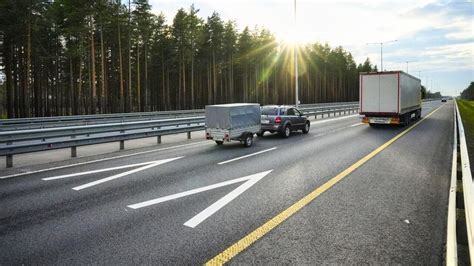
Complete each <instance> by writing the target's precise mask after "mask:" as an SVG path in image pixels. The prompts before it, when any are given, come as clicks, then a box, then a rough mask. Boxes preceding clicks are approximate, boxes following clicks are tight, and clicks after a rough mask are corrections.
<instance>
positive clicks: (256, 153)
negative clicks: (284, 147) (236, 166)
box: [217, 147, 277, 165]
mask: <svg viewBox="0 0 474 266" xmlns="http://www.w3.org/2000/svg"><path fill="white" fill-rule="evenodd" d="M276 149H277V147H273V148H270V149H266V150H263V151H258V152H255V153H251V154H247V155H244V156H240V157H237V158H234V159H231V160H227V161H223V162H220V163H217V164H219V165H223V164H226V163H230V162H234V161H237V160H240V159H244V158H248V157H252V156H255V155H258V154H261V153H264V152H269V151H273V150H276Z"/></svg>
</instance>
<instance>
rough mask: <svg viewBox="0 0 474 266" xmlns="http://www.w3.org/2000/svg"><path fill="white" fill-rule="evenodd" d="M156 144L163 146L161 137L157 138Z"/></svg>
mask: <svg viewBox="0 0 474 266" xmlns="http://www.w3.org/2000/svg"><path fill="white" fill-rule="evenodd" d="M156 142H158V144H161V136H158V137H156Z"/></svg>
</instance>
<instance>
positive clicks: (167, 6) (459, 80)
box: [149, 0, 474, 96]
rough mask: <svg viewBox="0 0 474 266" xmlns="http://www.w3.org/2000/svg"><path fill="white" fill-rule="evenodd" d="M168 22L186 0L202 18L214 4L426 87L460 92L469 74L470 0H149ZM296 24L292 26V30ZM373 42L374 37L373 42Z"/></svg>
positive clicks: (229, 14)
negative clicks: (407, 75) (407, 76)
mask: <svg viewBox="0 0 474 266" xmlns="http://www.w3.org/2000/svg"><path fill="white" fill-rule="evenodd" d="M149 3H150V5H151V6H152V11H153V13H155V14H159V13H161V12H163V13H164V14H165V16H166V18H167V20H168V22H169V23H171V22H172V19H173V17H174V15H175V14H176V12H177V10H178V9H179V8H185V9H188V8H189V7H190V6H191V4H194V6H195V7H196V8H197V9H199V13H198V15H200V16H201V17H202V18H204V19H206V18H207V17H208V16H210V15H211V14H212V13H213V12H214V11H216V12H218V13H219V14H220V15H221V17H222V18H223V19H224V20H233V21H235V22H236V23H237V26H238V28H239V30H242V29H243V28H244V27H245V26H249V27H250V28H254V27H255V26H263V27H265V28H267V29H269V30H270V31H271V32H273V33H274V34H275V35H276V36H277V38H278V39H280V40H284V41H289V40H293V41H294V40H296V41H298V42H301V43H304V42H320V43H328V44H329V45H330V46H331V47H336V46H342V47H344V49H346V50H347V51H349V52H351V53H352V55H353V56H354V59H355V60H356V62H357V63H362V62H363V61H364V60H365V59H366V58H367V57H368V58H370V60H371V61H372V63H374V64H376V65H377V67H378V68H379V70H380V64H381V63H380V59H381V56H380V47H381V45H380V42H388V41H392V40H397V41H396V42H389V43H385V44H384V45H383V69H384V70H403V71H405V72H406V71H407V63H406V62H408V73H410V74H412V75H414V76H416V77H419V78H420V79H421V80H422V84H423V85H424V86H426V87H427V88H428V89H429V90H431V91H441V93H442V94H443V95H451V96H457V95H459V93H460V92H461V91H462V90H463V89H465V88H466V87H467V86H468V85H469V83H470V82H471V81H474V1H472V0H471V1H434V0H419V1H415V0H409V1H408V0H398V1H393V0H391V1H386V0H375V1H369V0H365V1H362V0H352V1H348V0H345V1H341V0H332V1H330V0H297V3H296V6H297V8H296V16H297V19H296V23H295V20H294V0H253V1H252V0H195V1H193V0H149ZM295 29H296V30H295ZM371 43H378V44H371Z"/></svg>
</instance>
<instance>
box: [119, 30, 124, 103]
mask: <svg viewBox="0 0 474 266" xmlns="http://www.w3.org/2000/svg"><path fill="white" fill-rule="evenodd" d="M120 35H121V34H120V24H118V47H119V51H118V53H119V76H120V94H119V97H120V112H125V97H124V88H123V63H122V40H121V36H120Z"/></svg>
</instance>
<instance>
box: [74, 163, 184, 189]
mask: <svg viewBox="0 0 474 266" xmlns="http://www.w3.org/2000/svg"><path fill="white" fill-rule="evenodd" d="M180 158H183V157H176V158H171V159H165V160H159V161H156V162H155V163H152V164H148V165H145V166H142V167H140V168H137V169H133V170H130V171H127V172H124V173H120V174H117V175H113V176H109V177H106V178H102V179H99V180H96V181H94V182H90V183H87V184H84V185H81V186H77V187H73V188H72V189H74V190H76V191H79V190H82V189H85V188H89V187H92V186H96V185H99V184H102V183H105V182H108V181H111V180H114V179H117V178H120V177H124V176H127V175H131V174H134V173H137V172H140V171H143V170H146V169H148V168H152V167H155V166H158V165H160V164H164V163H167V162H171V161H174V160H177V159H180Z"/></svg>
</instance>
